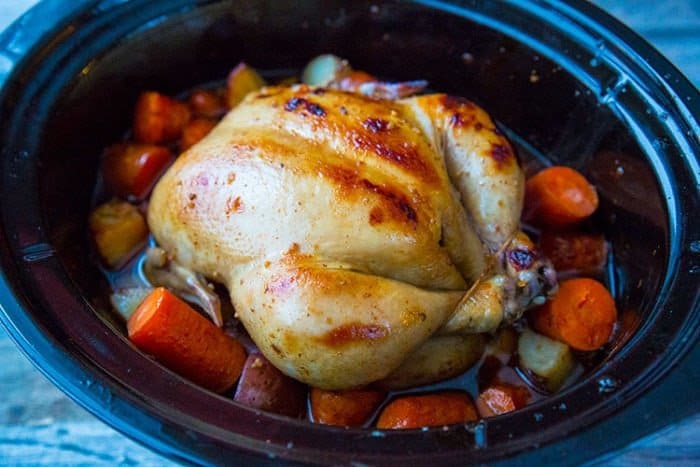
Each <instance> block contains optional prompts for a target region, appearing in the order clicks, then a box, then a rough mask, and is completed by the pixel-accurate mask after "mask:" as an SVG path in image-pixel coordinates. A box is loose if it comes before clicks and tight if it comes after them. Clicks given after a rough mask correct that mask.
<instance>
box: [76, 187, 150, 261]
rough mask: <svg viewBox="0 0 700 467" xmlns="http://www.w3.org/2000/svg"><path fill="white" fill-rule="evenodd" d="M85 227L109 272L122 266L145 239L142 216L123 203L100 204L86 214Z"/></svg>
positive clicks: (145, 227) (144, 225) (136, 209)
mask: <svg viewBox="0 0 700 467" xmlns="http://www.w3.org/2000/svg"><path fill="white" fill-rule="evenodd" d="M88 223H89V227H90V232H91V233H92V236H93V238H94V239H95V245H96V246H97V251H98V252H99V254H100V257H101V258H102V260H103V261H104V262H105V263H106V264H107V266H109V267H110V268H117V267H119V266H121V265H122V264H124V263H125V262H126V260H128V259H129V258H131V256H133V254H134V253H135V252H136V251H137V250H138V249H139V248H140V247H141V246H142V245H143V244H144V243H145V242H146V239H147V237H148V226H147V225H146V220H145V219H144V218H143V215H142V214H141V213H140V212H139V209H138V208H137V207H136V206H133V205H132V204H129V203H127V202H126V201H120V200H117V199H114V200H112V201H109V202H107V203H105V204H101V205H100V206H98V207H97V208H96V209H95V210H94V211H93V212H92V213H91V214H90V219H89V220H88Z"/></svg>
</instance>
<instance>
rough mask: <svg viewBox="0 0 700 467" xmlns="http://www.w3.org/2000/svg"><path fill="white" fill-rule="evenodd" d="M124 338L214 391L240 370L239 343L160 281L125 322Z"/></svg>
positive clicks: (229, 384)
mask: <svg viewBox="0 0 700 467" xmlns="http://www.w3.org/2000/svg"><path fill="white" fill-rule="evenodd" d="M127 330H128V332H129V339H130V340H131V342H133V344H134V345H135V346H136V347H138V348H139V349H140V350H142V351H143V352H146V353H148V354H150V355H153V356H154V357H155V359H156V360H157V361H158V362H160V363H162V364H163V365H164V366H166V367H168V368H170V369H171V370H173V371H174V372H176V373H178V374H180V375H182V376H184V377H185V378H188V379H190V380H191V381H193V382H195V383H197V384H199V385H200V386H203V387H205V388H207V389H209V390H211V391H214V392H218V393H221V392H224V391H226V390H227V389H229V388H231V387H232V386H233V385H234V384H235V383H236V381H237V380H238V377H239V376H240V375H241V371H242V370H243V364H244V363H245V360H246V353H245V350H244V348H243V346H242V345H241V344H240V343H239V342H238V341H236V340H234V339H233V338H231V337H229V336H228V335H226V334H225V333H224V331H222V330H221V329H220V328H218V327H216V325H214V324H213V323H211V322H210V321H209V320H207V319H206V318H204V317H203V316H202V315H200V314H199V313H197V312H196V311H195V310H194V309H193V308H192V307H190V306H189V305H188V304H187V303H185V302H184V301H182V300H180V299H179V298H178V297H177V296H175V295H174V294H173V293H172V292H170V291H168V290H167V289H165V288H163V287H159V288H157V289H155V290H154V291H153V292H151V294H150V295H149V296H148V297H146V298H145V299H144V301H143V302H142V303H141V304H140V305H139V307H138V308H137V309H136V310H135V311H134V313H133V314H132V315H131V317H130V318H129V321H128V322H127Z"/></svg>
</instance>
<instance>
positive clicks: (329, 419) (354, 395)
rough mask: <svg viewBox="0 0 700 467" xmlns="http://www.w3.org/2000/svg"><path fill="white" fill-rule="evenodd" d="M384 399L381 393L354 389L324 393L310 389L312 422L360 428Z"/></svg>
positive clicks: (321, 390) (384, 395) (384, 394)
mask: <svg viewBox="0 0 700 467" xmlns="http://www.w3.org/2000/svg"><path fill="white" fill-rule="evenodd" d="M384 397H386V393H384V392H383V391H377V390H372V389H356V390H348V391H325V390H323V389H317V388H312V389H311V394H310V397H309V399H310V401H311V415H312V416H313V420H314V422H317V423H322V424H324V425H336V426H362V425H364V423H365V422H366V421H367V420H368V419H369V417H370V416H372V414H373V413H374V411H375V410H377V407H379V404H381V403H382V401H383V400H384Z"/></svg>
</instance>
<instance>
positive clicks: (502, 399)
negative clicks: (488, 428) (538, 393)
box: [476, 383, 530, 417]
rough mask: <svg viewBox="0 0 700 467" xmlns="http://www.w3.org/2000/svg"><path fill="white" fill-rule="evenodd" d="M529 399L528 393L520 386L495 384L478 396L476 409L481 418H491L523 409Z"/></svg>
mask: <svg viewBox="0 0 700 467" xmlns="http://www.w3.org/2000/svg"><path fill="white" fill-rule="evenodd" d="M529 398H530V392H529V391H528V390H527V389H526V388H524V387H522V386H515V385H512V384H506V383H497V384H494V385H493V386H491V387H489V388H487V389H485V390H484V391H482V392H481V394H479V397H478V398H477V399H476V409H477V410H478V411H479V415H481V416H482V417H493V416H495V415H501V414H504V413H508V412H512V411H514V410H517V409H520V408H522V407H525V406H526V405H527V402H528V399H529Z"/></svg>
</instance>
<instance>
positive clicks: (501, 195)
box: [148, 85, 553, 389]
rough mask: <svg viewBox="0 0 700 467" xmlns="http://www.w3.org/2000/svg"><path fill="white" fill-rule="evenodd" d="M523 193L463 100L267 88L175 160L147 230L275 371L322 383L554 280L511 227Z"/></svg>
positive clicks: (479, 318) (506, 152) (537, 292)
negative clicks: (224, 306)
mask: <svg viewBox="0 0 700 467" xmlns="http://www.w3.org/2000/svg"><path fill="white" fill-rule="evenodd" d="M522 192H523V176H522V173H521V171H520V168H519V167H518V164H517V161H516V158H515V155H514V154H513V150H512V148H511V146H510V145H509V143H508V142H507V140H506V139H505V138H504V137H503V136H502V135H500V133H499V132H498V131H497V129H496V128H495V126H494V124H493V122H492V121H491V119H490V118H489V117H488V115H487V114H486V113H485V112H484V111H483V110H481V109H480V108H478V107H477V106H476V105H474V104H472V103H470V102H468V101H466V100H462V99H456V98H452V97H449V96H446V95H441V94H437V95H428V96H419V97H412V98H408V99H404V100H395V101H393V100H381V99H371V98H369V97H365V96H362V95H359V94H355V93H350V92H343V91H338V90H331V89H325V88H311V87H308V86H305V85H296V86H292V87H268V88H263V89H262V90H261V91H259V92H257V93H254V94H251V95H249V96H248V97H247V98H246V99H245V100H244V101H243V102H242V103H241V104H239V105H238V106H237V107H236V108H235V109H233V110H232V111H231V112H230V113H229V114H228V115H227V116H226V117H225V118H224V119H223V121H222V122H221V123H220V124H219V125H218V126H217V127H216V128H215V129H214V130H213V131H212V132H211V133H210V134H209V135H208V136H207V137H206V138H205V139H204V140H202V141H201V142H200V143H198V144H196V145H195V146H193V147H192V148H191V149H189V150H188V151H187V152H185V153H184V154H183V155H181V156H180V158H179V159H178V160H177V161H176V163H175V164H174V165H173V166H172V167H171V168H170V169H169V170H168V172H167V173H166V174H165V175H164V176H163V178H162V179H161V180H160V182H159V183H158V185H157V186H156V188H155V190H154V192H153V195H152V198H151V201H150V205H149V211H148V221H149V225H150V227H151V230H152V232H153V234H154V236H155V238H156V240H157V242H158V244H159V245H160V246H161V247H163V248H164V249H165V250H166V251H168V252H169V253H170V254H171V255H172V256H173V257H174V258H175V259H176V260H177V261H178V262H179V263H180V264H182V265H184V266H185V267H187V268H190V269H192V270H193V271H196V272H199V273H202V274H204V275H205V276H207V277H209V278H211V279H212V280H216V281H218V282H222V283H223V284H225V285H226V286H227V288H228V290H229V292H230V296H231V299H232V302H233V305H234V307H235V309H236V315H237V317H238V318H239V319H240V320H241V321H242V322H243V324H244V325H245V327H246V329H247V330H248V332H249V333H250V335H251V337H252V338H253V340H254V341H255V342H256V344H257V345H258V346H259V348H260V350H261V351H262V352H263V353H264V354H265V355H266V356H267V357H268V359H269V360H270V361H271V362H272V363H273V364H275V365H276V366H277V367H278V368H280V369H281V370H282V371H284V372H285V373H287V374H288V375H290V376H292V377H295V378H297V379H299V380H301V381H304V382H306V383H309V384H311V385H312V386H315V387H320V388H329V389H338V388H349V387H359V386H363V385H366V384H368V383H371V382H375V381H379V380H382V379H384V378H386V377H388V376H390V375H392V372H394V370H396V369H397V368H399V367H400V366H401V368H404V367H406V366H407V365H402V363H403V362H404V361H405V360H407V359H408V358H410V355H411V354H412V353H413V352H417V351H419V350H420V348H421V346H422V345H424V344H426V343H427V342H430V341H429V340H430V339H431V337H432V336H435V337H433V338H434V339H440V338H441V337H440V336H444V335H446V334H457V335H463V334H469V333H475V332H484V331H490V330H493V329H495V328H496V327H498V325H499V324H501V322H503V321H504V320H511V319H514V318H515V317H517V316H519V314H520V313H522V311H523V309H524V308H526V307H527V306H528V305H529V304H530V303H531V302H532V301H533V300H535V301H537V300H540V299H541V295H542V293H543V288H545V289H546V288H547V287H548V286H551V285H552V284H551V283H552V281H553V279H552V277H551V274H550V273H548V272H547V271H548V269H547V267H546V266H547V265H546V263H544V262H542V260H541V259H539V258H538V257H537V255H536V252H535V251H534V249H533V248H532V245H531V243H529V240H528V239H527V238H526V237H525V236H524V234H521V233H520V232H519V227H518V219H519V216H520V209H521V205H522ZM516 253H517V254H516ZM513 258H515V261H514V260H513ZM483 284H486V285H488V286H484V285H483ZM468 291H470V292H468ZM434 347H436V346H435V345H432V346H431V349H432V348H434ZM393 376H395V375H393Z"/></svg>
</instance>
